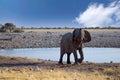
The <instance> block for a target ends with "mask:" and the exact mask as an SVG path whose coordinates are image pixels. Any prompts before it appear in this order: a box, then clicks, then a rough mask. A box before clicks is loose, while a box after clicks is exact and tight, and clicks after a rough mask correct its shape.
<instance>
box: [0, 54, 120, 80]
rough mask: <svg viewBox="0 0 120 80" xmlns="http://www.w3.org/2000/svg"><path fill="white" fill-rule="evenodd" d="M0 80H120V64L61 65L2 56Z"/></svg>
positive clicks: (53, 62) (0, 58)
mask: <svg viewBox="0 0 120 80" xmlns="http://www.w3.org/2000/svg"><path fill="white" fill-rule="evenodd" d="M0 80H120V63H92V62H84V63H82V64H77V65H74V64H70V65H67V64H65V63H64V65H59V64H57V62H55V61H46V60H41V59H30V58H29V59H28V58H21V57H4V56H0Z"/></svg>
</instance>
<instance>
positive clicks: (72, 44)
mask: <svg viewBox="0 0 120 80" xmlns="http://www.w3.org/2000/svg"><path fill="white" fill-rule="evenodd" d="M89 41H91V35H90V33H89V32H88V31H86V30H83V29H75V30H74V31H73V33H66V34H64V35H63V36H62V39H61V43H60V59H59V62H58V63H59V64H63V63H62V60H63V55H64V54H65V53H67V64H71V62H70V54H71V53H73V55H74V59H75V64H77V63H78V62H79V63H82V61H83V59H84V56H83V50H82V48H83V46H82V45H83V43H86V42H89ZM77 50H79V54H80V57H81V58H80V59H78V57H77Z"/></svg>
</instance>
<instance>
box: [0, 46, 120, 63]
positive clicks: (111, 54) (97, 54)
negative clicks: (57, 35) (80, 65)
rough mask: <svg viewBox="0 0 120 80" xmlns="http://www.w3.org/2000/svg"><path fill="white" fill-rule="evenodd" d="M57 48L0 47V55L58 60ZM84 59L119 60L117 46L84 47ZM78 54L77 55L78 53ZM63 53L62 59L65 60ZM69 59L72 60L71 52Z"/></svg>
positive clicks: (97, 60)
mask: <svg viewBox="0 0 120 80" xmlns="http://www.w3.org/2000/svg"><path fill="white" fill-rule="evenodd" d="M59 52H60V49H59V48H24V49H1V50H0V55H3V56H17V57H28V58H39V59H44V60H53V61H58V60H59V56H60V53H59ZM83 52H84V61H90V62H110V61H113V62H120V49H119V48H84V49H83ZM78 56H79V55H78ZM66 59H67V58H66V55H64V59H63V60H64V61H66ZM71 61H74V58H73V54H71Z"/></svg>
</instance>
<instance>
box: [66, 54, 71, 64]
mask: <svg viewBox="0 0 120 80" xmlns="http://www.w3.org/2000/svg"><path fill="white" fill-rule="evenodd" d="M67 64H71V62H70V53H67Z"/></svg>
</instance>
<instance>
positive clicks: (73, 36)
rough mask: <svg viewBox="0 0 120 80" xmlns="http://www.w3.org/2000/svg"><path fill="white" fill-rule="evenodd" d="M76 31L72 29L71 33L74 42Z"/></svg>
mask: <svg viewBox="0 0 120 80" xmlns="http://www.w3.org/2000/svg"><path fill="white" fill-rule="evenodd" d="M76 31H77V29H75V30H74V31H73V35H72V41H73V42H74V41H75V32H76Z"/></svg>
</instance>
